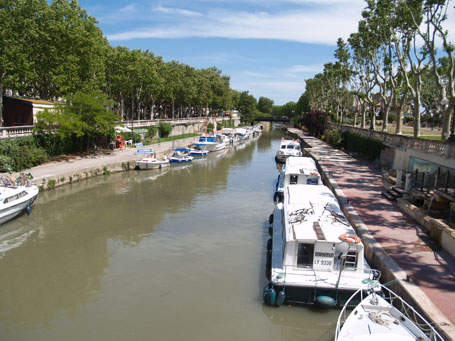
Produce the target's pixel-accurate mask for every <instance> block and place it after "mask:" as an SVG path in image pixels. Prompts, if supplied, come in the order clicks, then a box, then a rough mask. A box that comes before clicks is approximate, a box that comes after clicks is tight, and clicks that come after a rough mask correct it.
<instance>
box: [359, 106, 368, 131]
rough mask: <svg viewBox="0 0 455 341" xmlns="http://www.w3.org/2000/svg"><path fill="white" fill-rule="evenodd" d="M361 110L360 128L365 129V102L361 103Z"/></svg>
mask: <svg viewBox="0 0 455 341" xmlns="http://www.w3.org/2000/svg"><path fill="white" fill-rule="evenodd" d="M361 110H362V122H361V123H360V128H362V129H365V127H366V125H367V117H366V116H367V115H366V110H365V104H362V105H361Z"/></svg>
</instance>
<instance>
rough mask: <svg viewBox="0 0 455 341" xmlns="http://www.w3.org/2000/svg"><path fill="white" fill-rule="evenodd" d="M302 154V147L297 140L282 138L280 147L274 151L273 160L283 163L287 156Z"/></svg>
mask: <svg viewBox="0 0 455 341" xmlns="http://www.w3.org/2000/svg"><path fill="white" fill-rule="evenodd" d="M302 155H303V154H302V148H301V146H300V142H299V141H298V140H285V139H284V138H282V139H281V143H280V148H279V149H278V150H277V152H276V156H275V161H277V162H282V163H284V162H286V159H287V158H288V157H291V156H302Z"/></svg>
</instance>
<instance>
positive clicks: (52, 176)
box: [13, 137, 197, 186]
mask: <svg viewBox="0 0 455 341" xmlns="http://www.w3.org/2000/svg"><path fill="white" fill-rule="evenodd" d="M196 139H197V138H196V137H189V138H185V139H180V140H174V141H168V142H163V143H158V144H153V145H150V146H144V147H141V148H145V149H154V150H155V152H156V153H157V155H162V154H169V153H170V152H171V151H172V149H174V148H179V147H186V146H188V145H190V144H191V143H193V142H195V141H196ZM136 150H137V148H126V149H122V150H120V149H117V150H114V151H113V152H111V153H97V154H91V155H87V156H78V157H66V158H62V159H61V160H59V161H54V162H48V163H45V164H42V165H39V166H36V167H33V168H31V169H27V170H25V171H24V172H25V173H28V172H30V173H31V174H32V175H33V181H32V182H33V183H34V184H36V185H38V186H41V185H43V184H44V183H45V182H46V181H48V180H55V181H56V182H57V183H58V185H63V184H65V183H68V182H70V180H69V177H70V176H71V177H73V178H74V177H75V176H77V174H79V175H81V178H86V177H88V176H90V173H91V172H93V171H94V170H101V171H102V170H103V168H104V167H106V168H107V169H108V170H109V171H118V170H121V169H122V164H125V163H134V162H135V161H136V160H139V159H142V158H144V157H146V156H147V155H144V154H135V152H136ZM133 167H134V166H133ZM13 176H17V174H13ZM60 178H64V180H63V181H59V179H60ZM57 183H56V184H57Z"/></svg>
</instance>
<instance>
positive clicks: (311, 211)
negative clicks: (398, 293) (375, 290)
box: [264, 184, 379, 306]
mask: <svg viewBox="0 0 455 341" xmlns="http://www.w3.org/2000/svg"><path fill="white" fill-rule="evenodd" d="M270 221H271V224H272V231H271V233H272V239H271V241H270V242H269V243H268V245H267V249H268V262H267V263H268V264H267V266H268V267H269V270H270V278H269V280H270V283H269V284H268V285H267V286H266V287H265V288H264V299H265V301H266V302H268V303H269V304H271V305H280V304H281V303H283V302H284V301H286V302H290V303H302V304H319V305H323V306H342V305H343V304H344V303H345V302H346V301H347V300H348V299H349V297H350V296H351V295H352V293H354V292H355V291H356V290H358V289H359V288H362V289H365V290H366V289H367V288H368V285H370V286H371V285H372V284H373V286H376V285H379V282H378V281H377V279H378V277H379V272H377V271H375V270H371V269H370V267H369V265H368V264H367V262H366V260H365V257H364V245H363V243H362V242H361V240H360V238H359V237H358V236H357V235H356V234H355V231H354V229H353V228H352V226H351V225H350V224H349V222H348V221H347V219H346V218H345V216H344V215H343V212H342V211H341V209H340V206H339V205H338V202H337V199H336V197H335V196H334V195H333V193H332V192H331V191H330V189H329V188H327V187H326V186H311V185H298V184H296V185H293V186H288V187H286V188H285V192H284V200H283V203H279V204H277V205H276V207H275V209H274V212H273V216H271V218H270Z"/></svg>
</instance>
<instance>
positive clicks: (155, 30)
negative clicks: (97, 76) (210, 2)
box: [108, 3, 361, 45]
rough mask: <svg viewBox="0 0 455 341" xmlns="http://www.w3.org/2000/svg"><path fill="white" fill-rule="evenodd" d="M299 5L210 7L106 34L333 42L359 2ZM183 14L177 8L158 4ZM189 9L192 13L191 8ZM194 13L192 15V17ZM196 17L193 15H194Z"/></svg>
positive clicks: (355, 15)
mask: <svg viewBox="0 0 455 341" xmlns="http://www.w3.org/2000/svg"><path fill="white" fill-rule="evenodd" d="M344 4H345V5H344V6H329V7H324V6H323V7H317V8H312V9H302V8H299V9H297V10H294V11H285V12H278V13H275V12H274V13H273V14H271V13H266V12H246V11H226V10H212V11H209V12H208V13H206V14H201V13H197V14H193V15H189V14H187V20H184V21H179V22H176V21H175V20H172V21H169V22H165V23H160V24H157V25H153V26H150V27H144V28H142V29H138V30H131V31H125V32H120V33H115V34H110V35H108V39H110V40H111V41H121V40H130V39H138V38H195V37H198V38H230V39H274V40H287V41H297V42H302V43H316V44H330V45H334V44H335V43H336V40H337V39H338V38H339V37H342V38H344V39H346V38H347V37H348V36H349V34H350V33H352V32H355V31H356V30H357V23H358V21H359V19H360V11H361V7H360V6H349V5H346V3H344ZM161 11H166V13H171V12H174V13H175V14H181V15H183V13H185V12H182V11H185V10H178V9H166V8H161ZM189 12H190V13H196V12H191V11H189ZM191 16H194V17H195V18H192V17H191ZM196 17H197V18H196Z"/></svg>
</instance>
